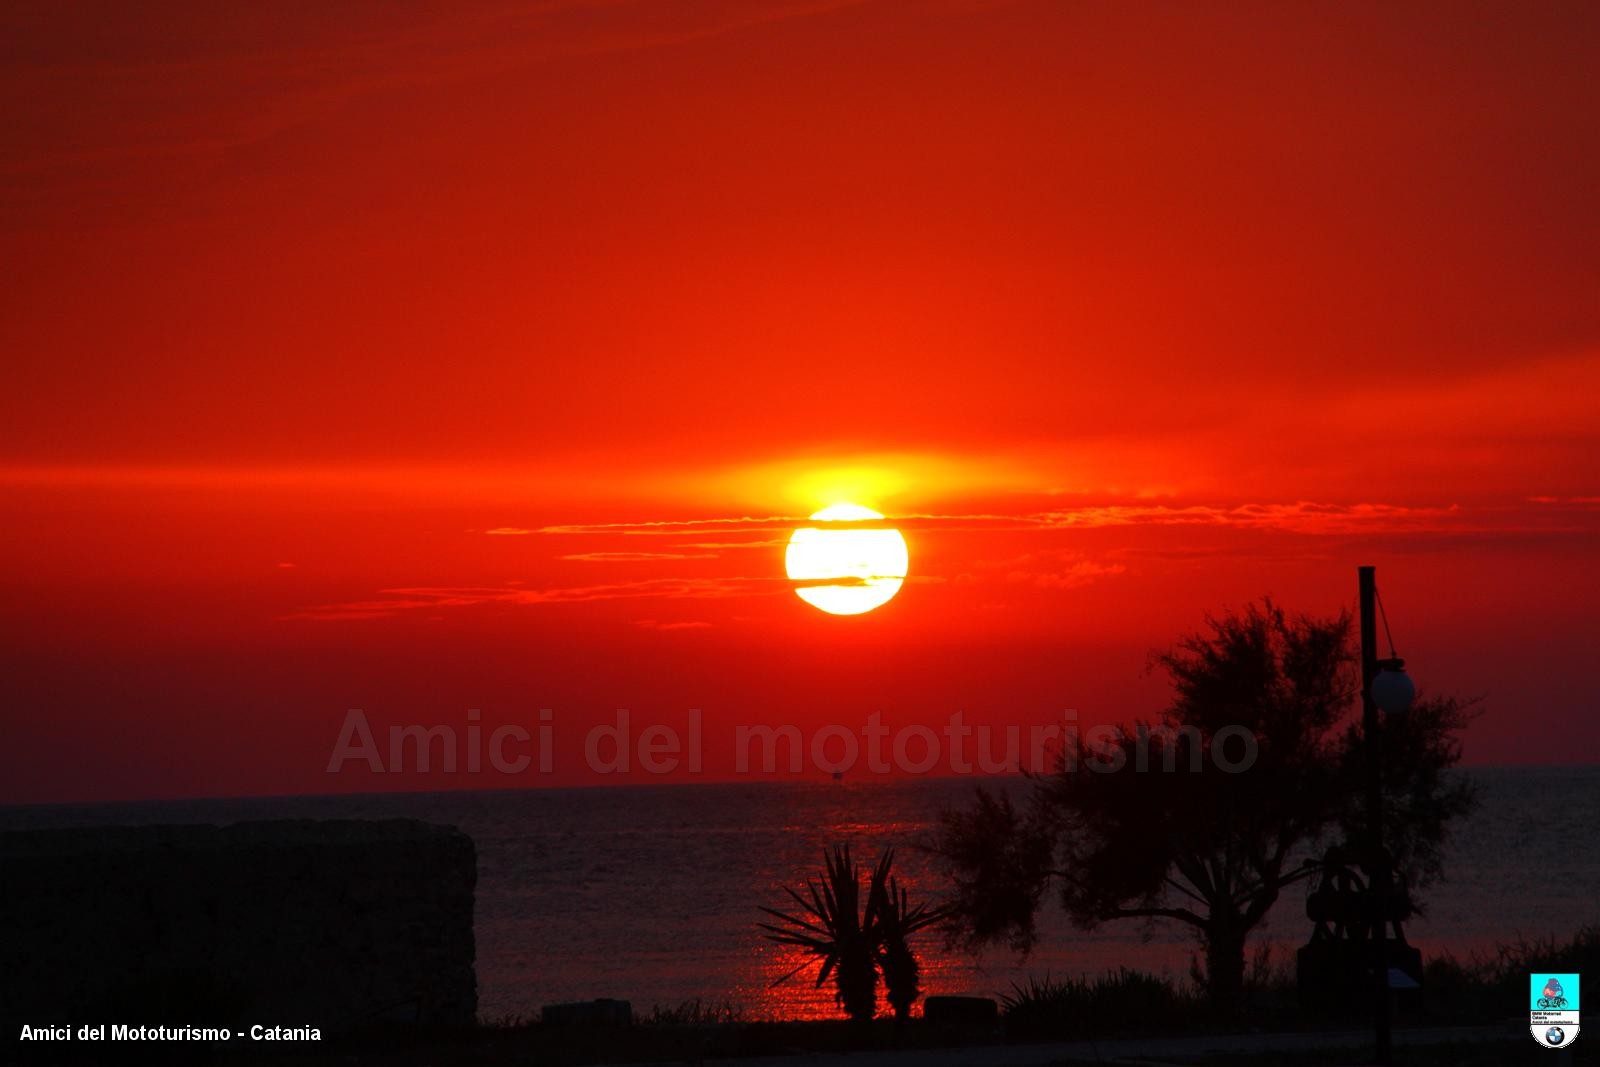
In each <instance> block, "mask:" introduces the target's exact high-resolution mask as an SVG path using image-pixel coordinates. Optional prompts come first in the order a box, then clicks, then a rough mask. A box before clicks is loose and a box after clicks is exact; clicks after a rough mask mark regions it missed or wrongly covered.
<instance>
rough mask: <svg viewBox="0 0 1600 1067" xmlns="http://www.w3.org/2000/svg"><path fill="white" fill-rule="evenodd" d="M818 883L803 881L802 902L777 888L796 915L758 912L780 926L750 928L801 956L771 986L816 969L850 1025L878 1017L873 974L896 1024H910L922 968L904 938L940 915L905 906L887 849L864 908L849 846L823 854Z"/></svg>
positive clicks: (819, 983)
mask: <svg viewBox="0 0 1600 1067" xmlns="http://www.w3.org/2000/svg"><path fill="white" fill-rule="evenodd" d="M823 863H824V868H823V872H822V876H821V877H820V878H816V879H807V880H806V885H805V889H806V892H805V895H803V896H802V895H801V894H800V893H797V892H795V891H794V890H793V889H790V888H788V887H787V886H785V887H784V892H785V893H788V894H789V897H790V899H792V900H793V901H794V902H795V903H796V904H798V905H799V906H800V910H799V911H798V912H782V911H776V910H774V909H772V908H762V909H761V910H762V911H764V912H766V913H767V914H768V915H771V916H772V917H773V918H775V919H777V920H778V922H779V924H780V925H774V924H772V923H757V924H756V925H758V926H760V927H761V928H762V929H763V930H766V931H767V938H768V940H770V941H775V942H777V943H778V944H780V945H794V946H797V947H799V948H801V949H803V950H805V953H806V955H807V957H808V958H807V959H806V960H804V961H803V962H802V963H801V964H800V965H799V966H797V967H795V968H794V969H793V970H792V971H790V972H789V973H788V974H785V975H783V976H782V977H781V978H779V979H778V980H777V981H776V982H774V983H773V985H780V984H782V983H783V982H787V981H788V980H789V979H790V978H793V977H794V976H795V975H796V974H799V973H800V972H801V971H803V970H805V969H806V968H807V967H810V966H813V965H815V966H816V967H817V986H818V987H819V988H820V987H821V986H822V985H823V984H824V983H825V982H827V980H828V978H829V977H830V976H831V977H832V978H833V980H834V986H835V989H836V994H835V999H836V1000H837V1001H838V1003H839V1006H840V1007H841V1008H843V1009H844V1011H845V1014H846V1015H848V1016H850V1018H851V1019H853V1020H855V1021H857V1022H866V1021H868V1020H870V1019H871V1018H872V1016H873V1014H874V1013H875V1012H876V1011H877V999H878V993H877V986H878V972H879V970H880V969H881V970H882V972H883V982H884V986H885V987H886V990H887V992H888V996H889V1004H890V1006H891V1007H893V1008H894V1014H895V1019H896V1020H897V1021H899V1022H904V1021H905V1020H906V1019H909V1018H910V1017H911V1006H912V1005H913V1004H915V1003H916V1001H917V998H918V997H919V996H920V995H921V992H922V991H921V983H920V976H921V968H920V967H919V965H918V963H917V956H916V953H915V952H914V951H913V950H912V948H911V941H910V938H911V935H913V934H915V933H917V932H918V931H919V930H924V929H927V928H928V927H930V926H933V925H934V924H935V923H938V922H940V921H942V920H943V918H944V912H943V911H942V910H939V909H931V908H929V907H928V906H927V905H926V904H915V905H913V904H912V903H911V902H910V899H909V896H908V894H907V892H906V891H905V889H903V888H901V886H900V884H899V880H898V879H896V878H895V876H894V873H893V868H894V849H892V848H890V849H884V851H883V853H882V854H881V855H880V856H879V857H878V864H877V866H876V867H874V868H873V871H872V876H871V879H870V880H869V881H868V884H867V896H866V900H865V902H864V904H865V906H864V907H863V906H862V904H863V902H862V900H861V875H860V871H859V870H858V869H857V867H856V865H855V863H854V862H853V861H852V860H851V859H850V848H849V846H848V845H835V846H834V847H833V849H832V850H831V851H829V852H825V853H824V854H823Z"/></svg>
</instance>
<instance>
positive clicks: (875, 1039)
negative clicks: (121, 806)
mask: <svg viewBox="0 0 1600 1067" xmlns="http://www.w3.org/2000/svg"><path fill="white" fill-rule="evenodd" d="M1545 970H1554V971H1576V972H1579V973H1584V972H1587V973H1590V974H1594V973H1600V926H1591V927H1587V928H1584V929H1582V930H1580V931H1579V932H1578V933H1577V935H1576V936H1574V937H1573V938H1572V939H1570V940H1568V941H1563V942H1558V941H1555V940H1553V939H1542V940H1522V941H1517V942H1515V943H1512V944H1508V945H1505V946H1502V947H1501V948H1500V949H1499V950H1498V951H1496V952H1495V953H1493V954H1490V955H1487V956H1478V957H1472V958H1468V959H1454V958H1452V957H1449V956H1445V957H1440V958H1437V959H1434V960H1432V961H1431V962H1430V963H1429V964H1428V966H1427V980H1426V982H1425V985H1424V995H1423V997H1422V998H1421V999H1420V1000H1419V1001H1418V1002H1417V1003H1415V1004H1412V1005H1410V1006H1409V1007H1407V1008H1406V1009H1405V1010H1403V1011H1402V1012H1401V1014H1400V1016H1399V1018H1398V1019H1397V1020H1396V1026H1397V1032H1399V1033H1400V1034H1402V1035H1403V1034H1404V1033H1405V1031H1408V1030H1419V1029H1429V1028H1436V1027H1459V1026H1493V1025H1504V1026H1505V1028H1506V1038H1505V1039H1504V1040H1503V1041H1502V1040H1490V1041H1475V1042H1473V1043H1472V1044H1470V1045H1463V1044H1454V1045H1451V1044H1441V1045H1436V1046H1426V1047H1419V1046H1410V1045H1406V1044H1404V1043H1403V1041H1404V1039H1403V1036H1402V1044H1401V1046H1400V1047H1399V1048H1398V1049H1397V1051H1396V1062H1397V1063H1399V1064H1401V1065H1403V1067H1435V1065H1438V1067H1443V1065H1446V1064H1449V1065H1459V1067H1478V1065H1484V1067H1488V1065H1491V1064H1492V1065H1497V1067H1498V1065H1502V1064H1516V1063H1522V1062H1528V1063H1534V1062H1540V1063H1552V1062H1554V1060H1553V1059H1552V1056H1551V1053H1550V1052H1549V1050H1547V1049H1541V1048H1539V1047H1538V1046H1537V1045H1536V1044H1535V1043H1534V1042H1533V1041H1532V1040H1531V1039H1530V1038H1528V1037H1527V1036H1526V1034H1525V1033H1523V1032H1521V1031H1522V1030H1523V1028H1525V1025H1526V1015H1525V1014H1524V1012H1525V1011H1526V1008H1525V1003H1526V997H1527V989H1528V985H1527V984H1528V975H1529V974H1530V973H1534V972H1536V971H1545ZM1003 1008H1004V1011H1003V1014H1002V1017H1001V1026H1000V1028H999V1030H993V1029H989V1030H985V1029H981V1028H976V1029H975V1028H962V1027H954V1026H949V1027H940V1026H932V1025H929V1024H927V1023H925V1022H924V1021H923V1020H922V1019H920V1018H917V1019H913V1020H912V1022H911V1024H910V1025H904V1026H897V1025H896V1024H895V1023H894V1021H893V1020H892V1019H891V1018H888V1017H882V1018H879V1019H876V1020H874V1021H873V1022H872V1023H870V1024H868V1025H866V1026H862V1025H860V1024H856V1023H851V1022H848V1021H845V1020H839V1021H836V1022H771V1021H761V1020H750V1019H746V1018H744V1017H743V1016H742V1015H741V1013H740V1011H739V1010H738V1009H737V1007H735V1006H731V1005H725V1004H706V1003H702V1002H699V1001H691V1002H689V1003H688V1004H685V1005H680V1006H677V1007H673V1008H657V1009H655V1010H653V1011H651V1012H649V1013H646V1014H644V1015H642V1016H641V1018H640V1021H638V1022H636V1023H635V1024H633V1025H632V1026H617V1027H576V1026H569V1027H547V1026H543V1025H540V1024H539V1023H537V1022H529V1021H524V1020H519V1019H506V1020H501V1021H500V1022H498V1023H493V1024H485V1025H482V1026H479V1027H476V1028H472V1029H468V1030H459V1031H444V1032H433V1033H429V1034H419V1033H418V1032H417V1031H416V1030H414V1029H410V1028H407V1029H403V1030H392V1031H372V1032H368V1033H366V1034H361V1035H354V1036H352V1037H349V1038H346V1039H343V1040H340V1041H337V1042H330V1043H329V1044H328V1045H327V1046H325V1047H324V1048H322V1049H320V1050H316V1051H314V1052H311V1053H309V1054H307V1055H293V1056H289V1057H285V1058H288V1059H292V1060H293V1061H294V1062H296V1063H305V1064H321V1063H326V1064H330V1065H331V1064H342V1065H364V1064H385V1065H394V1067H409V1065H413V1064H415V1065H421V1064H428V1063H439V1062H450V1063H462V1064H498V1063H527V1062H533V1063H539V1064H546V1065H551V1067H559V1065H570V1067H578V1065H583V1064H603V1063H619V1062H634V1063H639V1062H672V1061H689V1062H694V1061H697V1060H715V1059H723V1058H730V1057H738V1056H772V1055H783V1054H805V1053H826V1052H844V1051H854V1050H862V1049H919V1048H926V1049H932V1048H952V1047H966V1046H980V1045H993V1044H1023V1043H1037V1042H1057V1041H1059V1042H1068V1041H1076V1040H1085V1039H1115V1038H1129V1037H1139V1038H1149V1037H1161V1036H1167V1037H1182V1036H1190V1035H1197V1034H1206V1033H1232V1032H1241V1031H1250V1032H1266V1033H1271V1032H1310V1033H1321V1032H1327V1031H1337V1030H1348V1031H1353V1032H1361V1031H1364V1029H1365V1027H1366V1023H1367V1020H1366V1019H1365V1018H1364V1017H1363V1016H1360V1015H1355V1016H1346V1017H1338V1016H1328V1015H1321V1014H1316V1013H1308V1012H1305V1011H1303V1010H1302V1009H1301V1008H1300V1007H1299V1006H1298V1004H1297V1003H1296V998H1295V995H1294V988H1293V975H1292V971H1291V970H1290V968H1289V967H1288V961H1287V960H1280V961H1277V965H1276V966H1272V965H1269V961H1268V960H1266V959H1261V960H1258V961H1257V963H1256V964H1255V965H1254V966H1252V967H1251V968H1250V969H1249V972H1248V976H1247V982H1246V991H1245V996H1244V999H1243V1012H1242V1014H1241V1015H1236V1016H1233V1017H1219V1016H1218V1015H1217V1014H1216V1003H1215V1001H1214V1000H1213V999H1212V998H1210V997H1209V996H1207V995H1206V994H1205V993H1204V991H1203V990H1201V989H1200V988H1199V987H1198V986H1197V985H1195V984H1194V983H1193V982H1175V981H1173V980H1171V979H1169V978H1165V977H1156V976H1152V975H1148V974H1142V973H1140V972H1136V971H1121V972H1118V973H1115V974H1108V975H1104V976H1101V977H1099V978H1090V979H1062V980H1053V979H1047V978H1045V977H1042V976H1041V977H1039V978H1037V979H1035V980H1033V981H1030V982H1027V983H1024V984H1023V985H1021V986H1020V987H1018V988H1015V989H1013V990H1012V991H1011V992H1010V994H1009V995H1008V996H1007V997H1005V998H1004V999H1003ZM1592 1047H1593V1046H1591V1048H1592ZM1574 1051H1575V1053H1576V1055H1577V1057H1578V1059H1579V1060H1584V1059H1587V1058H1589V1057H1590V1055H1592V1052H1591V1051H1590V1048H1584V1047H1583V1046H1582V1045H1581V1044H1580V1045H1579V1046H1575V1049H1574ZM1540 1056H1542V1057H1543V1058H1542V1059H1538V1058H1536V1057H1540ZM1358 1060H1359V1053H1357V1052H1353V1051H1352V1045H1350V1044H1346V1045H1345V1047H1344V1048H1342V1049H1328V1050H1326V1051H1304V1052H1273V1053H1262V1054H1238V1053H1229V1054H1227V1055H1225V1056H1220V1055H1213V1056H1195V1057H1191V1058H1188V1059H1184V1058H1182V1057H1178V1058H1168V1059H1167V1060H1166V1062H1172V1063H1189V1064H1192V1065H1194V1067H1223V1065H1225V1064H1226V1065H1235V1064H1237V1065H1240V1067H1269V1065H1282V1067H1297V1065H1301V1064H1304V1065H1306V1067H1319V1065H1331V1064H1347V1063H1351V1062H1356V1061H1358ZM229 1062H241V1063H260V1062H263V1060H262V1059H261V1058H257V1057H251V1056H241V1057H239V1059H238V1060H237V1061H229ZM1060 1067H1073V1065H1072V1063H1071V1061H1063V1062H1062V1063H1061V1065H1060Z"/></svg>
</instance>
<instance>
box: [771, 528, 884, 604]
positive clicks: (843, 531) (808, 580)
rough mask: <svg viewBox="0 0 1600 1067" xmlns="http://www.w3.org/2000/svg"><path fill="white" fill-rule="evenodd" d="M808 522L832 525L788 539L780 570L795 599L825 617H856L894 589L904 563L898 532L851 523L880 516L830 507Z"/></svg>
mask: <svg viewBox="0 0 1600 1067" xmlns="http://www.w3.org/2000/svg"><path fill="white" fill-rule="evenodd" d="M811 518H812V519H814V520H816V521H818V522H824V523H830V524H837V525H836V526H835V528H833V529H828V528H826V527H817V526H802V527H800V528H799V529H798V530H796V531H795V532H794V534H793V536H791V537H790V538H789V548H788V551H787V552H786V553H785V556H784V568H785V570H787V571H788V574H789V578H790V580H791V581H793V582H795V583H797V585H796V588H795V592H796V593H797V594H799V596H800V599H802V600H804V601H805V602H806V603H808V604H811V605H813V606H815V607H819V608H821V609H822V610H823V611H826V612H828V613H829V614H830V615H860V614H862V613H863V612H868V611H871V610H872V609H873V608H877V607H881V606H883V605H884V604H886V603H888V602H889V601H890V600H891V599H892V598H893V597H894V595H895V594H896V593H898V592H899V591H900V586H901V583H903V582H904V581H905V577H906V568H907V564H908V555H907V552H906V539H905V538H904V537H903V536H902V535H901V533H900V531H899V530H891V529H882V528H879V527H876V526H874V527H871V528H863V527H861V526H858V525H854V524H857V523H869V522H875V521H877V520H881V519H882V518H883V516H882V515H880V514H879V513H878V512H876V511H873V510H872V509H871V508H864V507H861V506H860V505H859V504H834V505H833V506H831V507H826V508H823V509H822V510H821V511H819V512H816V513H815V514H813V515H812V516H811Z"/></svg>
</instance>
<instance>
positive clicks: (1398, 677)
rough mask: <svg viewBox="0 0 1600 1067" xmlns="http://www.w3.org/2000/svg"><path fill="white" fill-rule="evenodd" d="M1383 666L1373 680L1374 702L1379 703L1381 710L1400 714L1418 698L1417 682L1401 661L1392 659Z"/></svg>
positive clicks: (1391, 713)
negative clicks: (1412, 678)
mask: <svg viewBox="0 0 1600 1067" xmlns="http://www.w3.org/2000/svg"><path fill="white" fill-rule="evenodd" d="M1381 667H1382V669H1381V670H1379V671H1378V676H1377V677H1376V678H1374V679H1373V680H1372V702H1373V703H1374V704H1376V705H1378V708H1379V710H1380V711H1383V712H1386V713H1387V714H1390V715H1399V714H1400V713H1402V712H1404V711H1406V710H1408V709H1409V708H1410V707H1411V702H1412V701H1413V700H1415V699H1416V698H1417V686H1416V683H1415V682H1413V681H1412V680H1411V676H1410V675H1409V674H1407V673H1406V669H1405V666H1404V665H1403V664H1401V663H1400V662H1399V661H1391V662H1389V663H1385V664H1382V665H1381Z"/></svg>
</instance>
